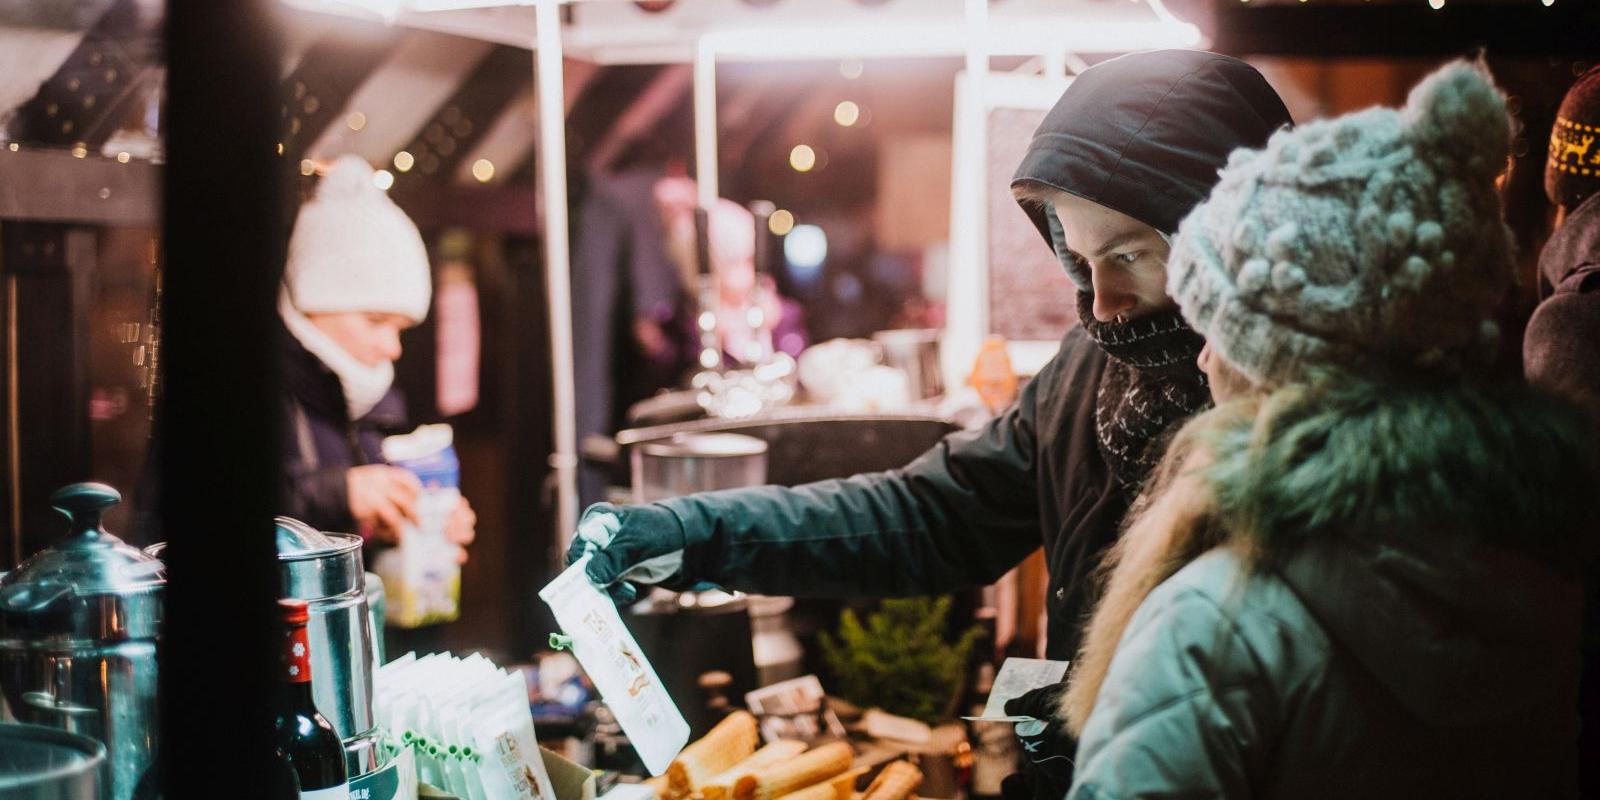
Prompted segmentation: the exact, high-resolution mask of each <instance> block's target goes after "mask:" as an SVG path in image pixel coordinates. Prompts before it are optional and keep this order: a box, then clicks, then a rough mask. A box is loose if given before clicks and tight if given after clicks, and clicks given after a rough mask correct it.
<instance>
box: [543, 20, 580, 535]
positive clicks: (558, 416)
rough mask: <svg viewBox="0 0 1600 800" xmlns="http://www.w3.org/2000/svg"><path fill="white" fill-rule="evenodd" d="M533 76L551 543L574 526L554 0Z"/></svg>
mask: <svg viewBox="0 0 1600 800" xmlns="http://www.w3.org/2000/svg"><path fill="white" fill-rule="evenodd" d="M535 21H536V22H537V25H538V29H537V30H536V32H535V36H536V40H535V42H534V44H535V47H534V52H535V54H536V60H535V70H534V77H535V79H536V80H537V86H538V94H539V161H538V164H539V178H540V182H541V184H542V187H541V188H542V189H543V196H542V198H541V199H542V200H543V202H544V254H545V290H546V293H547V294H548V299H547V300H548V303H549V306H550V360H551V373H552V375H551V377H552V379H553V384H554V385H553V386H552V390H553V394H554V400H555V420H554V423H555V424H554V428H555V452H554V453H553V454H551V456H550V466H551V467H553V468H554V469H555V474H556V537H557V538H556V541H557V542H559V543H560V545H561V547H560V549H559V550H558V551H557V557H558V558H559V557H560V556H559V554H560V553H564V552H565V551H566V544H567V542H568V540H569V537H571V536H572V534H573V532H574V530H575V529H576V528H577V524H578V433H577V430H578V425H577V412H576V400H575V399H574V396H575V387H574V385H573V384H574V378H573V372H572V275H571V269H572V265H571V256H570V252H569V242H568V241H567V132H566V124H567V121H566V113H565V105H564V103H563V102H562V92H563V88H562V85H561V80H562V77H561V14H560V0H538V6H537V10H536V16H535Z"/></svg>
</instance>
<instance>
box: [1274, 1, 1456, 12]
mask: <svg viewBox="0 0 1600 800" xmlns="http://www.w3.org/2000/svg"><path fill="white" fill-rule="evenodd" d="M1301 2H1304V0H1301ZM1428 7H1429V8H1432V9H1433V10H1434V11H1438V10H1439V9H1441V8H1444V0H1428Z"/></svg>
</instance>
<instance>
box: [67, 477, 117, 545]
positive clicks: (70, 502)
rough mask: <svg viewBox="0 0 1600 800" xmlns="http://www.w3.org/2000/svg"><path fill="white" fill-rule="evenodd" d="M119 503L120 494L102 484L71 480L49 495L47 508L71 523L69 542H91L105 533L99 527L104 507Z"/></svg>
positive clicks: (68, 535)
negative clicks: (69, 483) (70, 482)
mask: <svg viewBox="0 0 1600 800" xmlns="http://www.w3.org/2000/svg"><path fill="white" fill-rule="evenodd" d="M120 502H122V495H121V493H119V492H118V491H117V490H116V489H113V488H111V487H110V486H107V485H105V484H103V483H93V482H84V483H74V484H71V485H69V486H63V487H61V488H60V489H57V490H56V491H55V494H52V495H50V507H51V508H54V509H55V510H57V511H59V512H61V513H62V515H64V516H65V517H66V518H67V521H68V523H69V524H70V525H71V526H72V530H71V531H70V532H69V533H68V534H67V541H68V542H72V541H74V540H78V539H82V540H85V541H93V540H95V539H98V538H100V537H101V536H104V535H106V534H105V531H104V530H102V529H101V528H100V517H101V515H102V514H104V513H105V510H106V509H108V508H110V507H112V506H114V505H116V504H118V503H120Z"/></svg>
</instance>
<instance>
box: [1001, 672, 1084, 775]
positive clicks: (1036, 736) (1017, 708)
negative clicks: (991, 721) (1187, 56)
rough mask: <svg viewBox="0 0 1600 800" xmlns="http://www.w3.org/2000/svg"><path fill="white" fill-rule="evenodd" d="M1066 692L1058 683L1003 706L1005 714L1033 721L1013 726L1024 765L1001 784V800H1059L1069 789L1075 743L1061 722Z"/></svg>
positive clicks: (1076, 744) (1012, 700) (1076, 746)
mask: <svg viewBox="0 0 1600 800" xmlns="http://www.w3.org/2000/svg"><path fill="white" fill-rule="evenodd" d="M1066 692H1067V685H1066V684H1065V683H1058V684H1055V685H1053V686H1045V687H1042V688H1039V689H1034V690H1033V691H1031V692H1028V693H1027V694H1024V695H1022V696H1021V697H1016V698H1012V699H1011V700H1008V701H1007V702H1006V713H1007V714H1009V715H1011V716H1024V717H1033V718H1034V721H1032V722H1019V723H1017V724H1016V726H1015V730H1016V734H1017V740H1018V741H1019V742H1021V744H1022V755H1023V758H1024V759H1026V760H1027V762H1028V765H1027V766H1026V767H1024V768H1023V771H1022V772H1021V773H1019V774H1017V775H1013V776H1011V777H1009V778H1007V779H1006V780H1005V781H1004V782H1003V783H1002V784H1001V793H1002V795H1003V796H1004V797H1005V800H1046V799H1047V798H1048V800H1061V798H1063V797H1066V796H1067V790H1068V789H1070V788H1072V772H1073V762H1072V759H1073V756H1074V754H1075V753H1076V752H1077V749H1078V743H1077V742H1076V741H1075V740H1073V738H1072V736H1070V735H1069V734H1068V733H1067V726H1066V724H1065V723H1064V722H1062V720H1061V712H1060V707H1061V697H1062V695H1064V694H1066Z"/></svg>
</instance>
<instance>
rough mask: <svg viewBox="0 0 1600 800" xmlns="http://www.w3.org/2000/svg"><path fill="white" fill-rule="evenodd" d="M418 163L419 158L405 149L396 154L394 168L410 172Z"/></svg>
mask: <svg viewBox="0 0 1600 800" xmlns="http://www.w3.org/2000/svg"><path fill="white" fill-rule="evenodd" d="M416 163H417V159H416V158H415V157H414V156H412V155H411V154H410V153H409V152H406V151H405V150H401V151H400V152H398V153H395V154H394V168H395V169H397V170H400V171H401V172H410V171H411V167H412V166H413V165H415V164H416Z"/></svg>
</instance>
